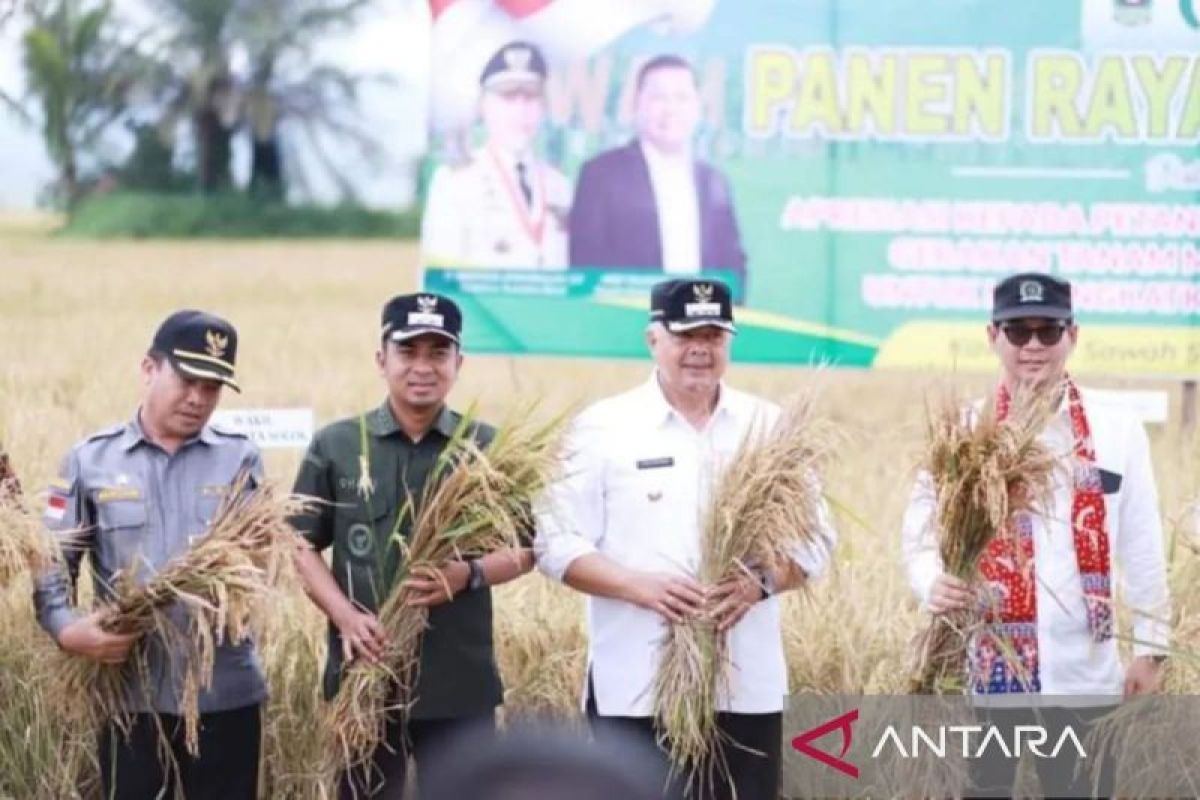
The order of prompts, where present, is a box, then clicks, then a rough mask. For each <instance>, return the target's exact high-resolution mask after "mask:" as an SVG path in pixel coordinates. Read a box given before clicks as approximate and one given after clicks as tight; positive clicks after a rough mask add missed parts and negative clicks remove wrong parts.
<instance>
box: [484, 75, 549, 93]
mask: <svg viewBox="0 0 1200 800" xmlns="http://www.w3.org/2000/svg"><path fill="white" fill-rule="evenodd" d="M545 85H546V79H545V78H543V77H542V76H541V75H538V74H537V73H536V72H497V73H496V74H495V75H492V76H491V77H490V78H488V79H487V80H485V81H484V82H483V88H484V89H486V90H488V91H493V92H499V91H503V90H505V89H517V88H520V87H522V86H533V87H536V88H539V89H541V88H543V87H545Z"/></svg>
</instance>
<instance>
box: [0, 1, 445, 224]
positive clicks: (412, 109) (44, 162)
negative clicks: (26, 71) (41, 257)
mask: <svg viewBox="0 0 1200 800" xmlns="http://www.w3.org/2000/svg"><path fill="white" fill-rule="evenodd" d="M115 6H116V8H117V11H118V13H119V14H121V15H122V16H124V17H125V18H127V19H133V20H140V19H144V18H145V17H144V12H143V11H142V10H141V8H140V3H139V2H138V0H115ZM428 14H429V12H428V6H427V4H426V2H425V1H424V0H376V6H375V9H373V10H372V11H371V12H370V13H369V14H368V15H364V17H363V23H362V24H361V25H359V26H358V28H357V29H356V30H355V31H354V32H353V33H352V34H349V35H347V36H344V37H341V38H339V39H337V40H334V41H330V42H329V43H327V44H326V45H324V46H323V47H322V51H321V52H322V56H323V57H325V58H327V59H329V60H331V61H334V62H335V63H337V64H340V65H342V66H343V67H345V68H347V69H349V70H352V71H356V72H364V73H386V74H388V75H390V76H393V77H394V78H395V82H396V85H395V86H389V87H377V88H374V89H372V90H370V91H369V92H367V93H366V94H365V96H364V98H363V109H362V111H363V115H364V118H365V122H366V123H367V125H368V127H369V129H370V130H371V131H372V132H373V133H374V134H375V136H376V138H377V139H378V141H379V142H380V143H381V144H382V145H383V146H384V148H385V155H384V159H383V163H382V164H378V165H372V164H366V163H362V161H361V160H360V159H355V158H354V157H353V154H352V153H351V152H346V151H341V152H339V153H337V160H338V161H339V162H340V163H341V164H343V166H344V169H346V170H347V171H348V172H349V173H350V175H351V177H352V179H353V181H354V183H355V185H356V186H357V188H358V189H359V191H360V192H361V194H362V197H363V199H364V200H365V201H366V202H368V203H369V204H371V205H375V206H400V205H404V204H406V203H407V202H409V201H410V199H411V197H412V191H413V187H412V185H411V180H410V178H411V175H410V170H409V166H410V165H411V163H412V159H413V158H415V157H417V156H419V155H420V154H421V152H422V151H423V149H424V146H425V128H426V116H427V115H426V108H427V84H428V74H429V67H428V64H429V16H428ZM20 63H21V48H20V29H19V27H18V25H17V24H16V22H15V21H10V22H9V23H8V24H7V25H6V26H4V28H3V30H0V87H2V88H3V89H4V90H5V91H6V92H8V93H9V94H12V95H17V96H20V95H21V94H22V93H23V90H24V82H23V76H22V73H21V69H20ZM235 161H236V162H237V169H238V171H239V173H244V172H245V170H246V169H247V164H248V156H247V155H246V153H244V152H239V153H237V154H235ZM310 172H311V171H310ZM53 174H54V170H53V167H52V165H51V164H50V162H49V161H48V159H47V157H46V152H45V148H44V147H43V146H42V143H41V138H40V136H39V135H38V132H37V131H36V130H29V129H28V128H26V127H25V126H24V125H23V124H22V123H21V122H20V121H19V120H17V119H16V118H15V117H14V116H13V115H12V114H11V113H10V112H8V111H7V110H5V109H3V108H0V176H2V179H0V210H4V209H9V210H11V209H25V208H33V207H34V206H35V204H36V200H37V196H38V192H39V191H40V190H41V188H42V187H43V186H44V185H45V184H46V183H47V182H48V181H50V180H51V179H52V177H53ZM313 190H314V192H315V193H316V194H318V195H319V196H320V197H321V198H323V199H333V198H334V196H335V191H334V189H333V187H332V185H329V184H328V183H325V182H323V183H322V184H321V185H316V186H314V187H313Z"/></svg>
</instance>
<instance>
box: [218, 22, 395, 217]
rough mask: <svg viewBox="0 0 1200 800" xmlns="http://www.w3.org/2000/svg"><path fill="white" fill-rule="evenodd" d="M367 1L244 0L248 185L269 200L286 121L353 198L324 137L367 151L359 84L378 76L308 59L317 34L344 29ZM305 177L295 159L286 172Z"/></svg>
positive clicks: (279, 183)
mask: <svg viewBox="0 0 1200 800" xmlns="http://www.w3.org/2000/svg"><path fill="white" fill-rule="evenodd" d="M371 2H372V0H243V2H242V3H241V6H240V8H239V13H238V30H239V31H240V32H241V33H240V38H241V41H242V43H243V44H244V46H245V48H246V51H247V54H248V56H249V61H250V75H249V78H248V80H247V82H246V85H245V87H244V91H243V100H244V106H243V108H244V115H245V121H246V124H247V128H248V129H249V132H250V136H251V141H252V150H251V152H252V160H251V175H250V189H251V191H252V192H254V193H256V194H258V195H260V196H264V197H268V198H273V199H279V198H282V196H283V190H284V186H283V177H284V174H285V170H284V167H285V164H284V156H283V142H282V141H281V137H280V128H281V126H282V125H284V124H289V125H290V126H291V127H292V129H293V130H294V131H296V132H297V133H300V134H302V135H303V136H304V137H305V140H306V143H307V144H308V146H309V148H310V150H311V151H312V152H313V154H314V155H315V156H316V157H317V159H318V160H319V161H320V162H321V164H322V166H324V167H325V169H326V171H327V172H328V173H329V174H330V175H331V176H332V177H333V179H334V181H335V182H336V183H337V184H338V186H339V188H340V189H341V191H342V194H343V195H344V196H353V188H352V187H351V185H350V183H349V181H347V180H345V179H344V178H343V177H342V176H341V173H340V171H339V170H338V168H337V166H336V165H335V164H334V163H333V160H332V159H331V158H329V157H328V154H327V152H326V150H325V148H324V145H323V141H322V136H323V135H329V136H331V137H333V138H336V139H338V140H340V141H342V142H350V143H352V144H355V145H357V146H358V147H359V148H360V149H361V150H362V151H363V152H364V153H366V154H368V155H371V154H372V153H374V152H375V151H376V150H377V149H378V145H377V143H376V142H375V140H374V138H373V137H372V136H371V135H370V134H368V133H367V132H366V131H365V130H364V129H363V128H362V127H361V126H360V125H359V124H358V123H357V120H356V116H355V113H354V111H355V106H356V105H357V102H358V93H359V89H360V87H361V86H362V84H364V83H365V82H368V81H383V80H384V79H383V78H382V77H380V76H363V75H351V74H349V73H347V72H345V71H344V70H341V69H338V68H336V67H334V66H332V65H329V64H321V63H319V62H316V63H315V62H314V61H313V51H314V49H315V45H316V44H317V42H318V41H320V40H321V38H323V37H326V36H329V35H330V34H333V33H336V32H338V31H339V30H348V29H350V28H351V27H352V26H353V25H354V24H355V23H356V21H357V18H358V16H359V14H360V12H361V11H362V10H363V9H365V8H367V7H368V6H369V5H370V4H371ZM287 172H288V173H289V174H290V176H291V177H292V178H293V179H294V180H297V181H303V175H302V174H301V173H300V166H299V164H298V163H293V164H292V165H291V167H290V168H289V169H288V170H287Z"/></svg>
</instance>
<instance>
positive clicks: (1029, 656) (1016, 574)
mask: <svg viewBox="0 0 1200 800" xmlns="http://www.w3.org/2000/svg"><path fill="white" fill-rule="evenodd" d="M1066 397H1067V410H1068V412H1069V414H1070V417H1071V434H1072V438H1073V455H1074V458H1073V459H1072V470H1071V472H1072V478H1073V481H1074V497H1073V499H1072V502H1071V534H1072V537H1073V539H1074V542H1075V560H1076V563H1077V564H1078V566H1079V574H1080V577H1081V578H1082V579H1083V597H1084V602H1085V604H1086V606H1087V624H1088V630H1089V631H1090V632H1091V635H1092V639H1093V641H1096V642H1104V641H1107V640H1108V639H1111V638H1112V636H1113V609H1112V585H1111V560H1110V557H1109V539H1108V521H1107V518H1106V517H1107V515H1106V513H1105V506H1104V491H1103V488H1102V487H1101V484H1100V470H1099V468H1098V467H1097V466H1096V448H1095V445H1094V444H1093V443H1092V429H1091V426H1090V425H1089V424H1088V418H1087V413H1086V412H1085V411H1084V408H1083V400H1082V398H1081V397H1080V394H1079V388H1078V387H1077V386H1076V385H1075V383H1074V382H1073V381H1072V380H1071V379H1070V378H1067V379H1066ZM1011 403H1012V397H1011V395H1010V394H1009V392H1008V390H1007V389H1006V388H1005V387H1004V386H1003V385H1001V386H1000V389H999V391H998V392H997V395H996V416H997V418H998V419H1000V420H1003V419H1004V418H1005V417H1006V416H1007V415H1008V411H1009V407H1010V405H1011ZM979 571H980V575H981V576H982V578H983V581H984V584H985V587H986V594H985V602H984V609H983V618H984V623H985V625H984V627H983V629H982V630H981V631H980V632H979V633H977V634H976V635H975V636H974V637H973V641H972V643H971V646H970V647H969V648H968V661H969V664H968V669H969V679H970V686H971V692H972V693H973V694H1007V693H1014V692H1018V693H1020V692H1040V691H1041V690H1042V684H1041V678H1040V676H1039V674H1038V638H1037V614H1038V610H1037V577H1036V573H1035V571H1034V546H1033V516H1032V514H1031V513H1030V512H1021V513H1017V514H1014V515H1013V517H1012V519H1011V521H1010V522H1009V526H1008V530H1007V531H1005V532H1004V534H1003V535H1000V536H996V537H995V538H993V539H992V541H991V542H990V543H989V544H988V547H987V550H986V551H985V552H984V555H983V558H981V559H980V563H979Z"/></svg>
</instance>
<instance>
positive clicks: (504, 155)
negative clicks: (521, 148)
mask: <svg viewBox="0 0 1200 800" xmlns="http://www.w3.org/2000/svg"><path fill="white" fill-rule="evenodd" d="M492 153H493V154H495V156H496V159H497V160H498V161H499V162H500V163H501V164H503V165H504V168H505V169H507V170H508V171H509V172H511V173H512V174H513V175H516V174H517V164H518V163H523V164H524V165H525V168H526V169H532V167H533V154H532V153H531V152H530V151H528V150H526V151H525V152H523V153H514V152H512V151H511V150H501V149H500V148H499V147H493V148H492Z"/></svg>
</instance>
